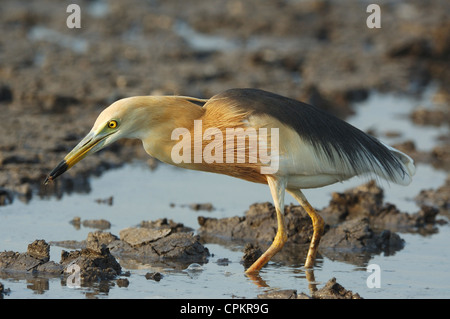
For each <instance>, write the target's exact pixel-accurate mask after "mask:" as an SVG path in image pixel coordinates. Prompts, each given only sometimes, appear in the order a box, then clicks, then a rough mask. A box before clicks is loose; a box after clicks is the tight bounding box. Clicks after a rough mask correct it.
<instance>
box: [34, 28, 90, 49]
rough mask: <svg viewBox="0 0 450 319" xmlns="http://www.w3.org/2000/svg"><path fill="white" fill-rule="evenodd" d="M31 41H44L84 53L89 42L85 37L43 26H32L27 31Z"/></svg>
mask: <svg viewBox="0 0 450 319" xmlns="http://www.w3.org/2000/svg"><path fill="white" fill-rule="evenodd" d="M28 38H29V39H30V40H31V41H45V42H49V43H53V44H56V45H59V46H61V47H63V48H66V49H70V50H72V51H73V52H75V53H80V54H81V53H86V52H87V51H88V49H89V42H88V41H87V40H85V39H82V38H79V37H74V36H70V35H67V34H63V33H61V32H59V31H56V30H53V29H50V28H47V27H44V26H34V27H32V28H31V30H30V32H29V33H28Z"/></svg>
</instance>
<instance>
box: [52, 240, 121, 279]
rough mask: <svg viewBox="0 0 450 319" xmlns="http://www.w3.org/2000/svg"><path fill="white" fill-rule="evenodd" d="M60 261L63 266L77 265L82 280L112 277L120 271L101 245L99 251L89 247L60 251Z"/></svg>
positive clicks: (111, 256)
mask: <svg viewBox="0 0 450 319" xmlns="http://www.w3.org/2000/svg"><path fill="white" fill-rule="evenodd" d="M60 263H61V265H63V266H64V267H65V268H67V267H68V266H69V265H71V264H76V265H78V267H80V276H81V280H82V282H93V281H98V280H107V279H114V278H115V277H116V276H118V275H120V273H121V271H122V268H121V266H120V265H119V263H118V262H117V261H116V259H115V258H114V256H113V255H111V253H110V252H109V249H108V248H106V247H102V249H101V250H100V251H98V250H92V249H89V248H85V249H81V250H75V251H71V252H67V251H62V253H61V262H60Z"/></svg>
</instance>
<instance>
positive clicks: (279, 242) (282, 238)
mask: <svg viewBox="0 0 450 319" xmlns="http://www.w3.org/2000/svg"><path fill="white" fill-rule="evenodd" d="M267 182H268V184H269V187H270V192H271V194H272V198H273V201H274V204H275V210H276V213H277V222H278V230H277V234H276V235H275V238H274V240H273V243H272V245H270V247H269V248H268V249H267V251H266V252H265V253H264V254H262V256H261V257H259V258H258V260H256V261H255V262H254V263H253V265H251V266H250V267H249V268H248V269H247V271H246V273H247V274H251V273H256V272H258V271H259V270H260V269H261V268H262V267H263V266H264V265H265V264H267V262H268V261H269V260H270V259H271V258H272V257H273V256H274V255H275V254H276V253H277V252H279V251H280V250H281V248H283V246H284V244H285V243H286V241H287V234H286V230H285V226H284V217H283V212H284V191H285V188H286V179H285V178H275V177H270V176H267Z"/></svg>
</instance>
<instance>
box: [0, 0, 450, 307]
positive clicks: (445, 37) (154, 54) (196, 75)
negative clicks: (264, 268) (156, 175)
mask: <svg viewBox="0 0 450 319" xmlns="http://www.w3.org/2000/svg"><path fill="white" fill-rule="evenodd" d="M93 3H94V4H95V3H97V4H98V3H100V4H102V3H103V1H100V0H96V1H87V0H86V1H79V5H80V7H81V8H82V9H83V12H84V14H83V19H82V24H83V25H82V28H81V29H80V30H71V29H68V28H67V27H66V24H65V22H66V18H67V14H66V4H64V3H61V4H56V3H55V2H54V1H50V0H38V1H33V2H32V3H30V2H28V1H9V0H8V1H2V10H0V26H1V29H2V37H0V111H1V114H2V118H4V119H7V120H6V121H2V125H0V136H2V138H1V139H0V206H3V205H13V204H14V202H15V201H16V200H22V201H25V202H27V201H29V200H30V199H31V198H32V197H33V196H36V197H49V196H56V197H61V196H64V195H65V194H70V193H73V192H80V193H88V192H90V183H89V178H90V177H91V176H97V175H100V174H102V173H103V172H105V171H106V170H109V169H112V168H116V167H119V166H121V165H123V164H124V163H126V162H129V161H130V160H131V159H137V160H141V161H145V162H147V163H148V165H149V167H150V168H151V169H154V168H156V167H157V166H158V161H157V160H155V159H152V158H150V159H149V157H148V155H147V154H146V153H145V151H144V150H143V148H142V145H141V143H140V142H138V141H134V140H128V141H121V142H119V143H117V144H116V145H114V146H112V147H110V148H108V149H105V150H104V151H102V152H100V153H99V154H98V155H97V156H93V157H90V158H87V159H86V160H84V161H83V162H80V163H79V164H78V165H77V166H76V167H74V168H73V169H72V170H70V171H69V172H67V173H66V174H65V175H63V176H61V178H60V179H58V180H56V181H55V182H54V183H52V184H49V185H47V186H45V187H44V186H43V185H42V182H43V180H44V179H45V176H46V175H47V174H48V173H49V171H51V169H52V168H53V167H54V166H55V165H56V164H57V163H58V162H59V161H60V160H61V159H62V158H63V157H64V156H65V155H66V153H67V152H68V151H69V150H70V149H71V148H72V147H73V146H74V145H76V144H77V143H78V141H79V140H80V139H81V138H82V137H83V136H84V135H85V134H86V133H87V132H88V131H89V129H90V128H91V126H92V124H93V122H94V120H95V118H96V117H97V115H98V113H99V112H100V111H101V110H102V109H103V108H105V107H106V106H107V105H109V104H110V103H112V102H114V101H115V100H117V99H119V98H122V97H127V96H133V95H146V94H158V95H166V94H167V95H172V94H179V95H189V96H196V97H200V98H207V97H210V96H212V95H214V94H216V93H219V92H220V91H223V90H226V89H229V88H232V87H257V88H261V89H266V90H270V91H273V92H277V93H279V94H282V95H286V96H289V97H292V98H295V99H299V100H302V101H306V102H309V103H311V104H314V105H316V106H318V107H320V108H323V109H325V110H327V111H329V112H331V113H333V114H335V115H337V116H339V117H341V118H346V117H347V116H349V115H351V114H353V113H355V112H358V110H357V109H354V108H353V106H352V105H353V103H354V102H358V101H362V100H364V99H367V98H368V97H369V96H370V94H371V93H372V92H374V91H376V92H394V93H401V94H406V95H411V96H420V95H421V94H422V93H423V91H424V90H425V89H426V88H427V87H428V86H429V85H430V84H433V85H435V86H436V88H437V89H436V92H435V93H434V95H433V98H432V104H431V105H427V106H424V107H419V106H418V107H419V108H417V109H416V110H414V111H413V112H411V114H410V115H409V119H410V121H412V122H413V123H415V124H416V125H420V126H427V127H443V126H444V127H445V126H447V127H448V126H449V124H450V111H449V107H448V106H449V103H450V91H449V88H450V73H449V72H448V69H449V64H450V59H449V55H450V24H449V21H448V17H447V13H448V12H449V10H450V7H449V3H448V1H439V0H435V1H428V2H426V3H425V2H423V1H420V0H414V1H408V3H397V2H392V3H386V4H385V5H383V6H382V12H383V22H382V23H383V26H382V30H391V31H392V30H395V32H391V31H384V32H376V30H372V29H368V28H366V27H365V22H366V21H365V19H366V18H367V14H366V13H365V7H364V6H362V5H359V4H356V3H355V2H353V1H348V2H347V1H342V2H336V1H301V2H295V1H292V2H283V1H266V2H264V3H263V4H262V3H261V2H260V1H258V0H251V1H220V0H213V1H207V2H203V1H198V0H189V1H183V2H179V1H164V2H161V3H158V4H156V3H155V2H148V1H140V0H133V1H127V2H126V3H125V2H114V3H108V4H107V5H106V7H105V8H104V10H100V11H95V10H94V9H93V5H92V4H93ZM100 7H101V6H100ZM361 12H363V13H364V14H361ZM274 17H275V18H274ZM382 134H395V132H394V133H392V132H391V133H389V132H382ZM413 138H414V137H411V136H405V137H404V140H403V141H402V142H401V143H399V144H397V145H394V147H396V148H398V149H399V150H401V151H405V152H406V153H408V154H409V155H410V156H411V157H412V158H413V159H414V160H415V161H416V162H417V163H425V164H431V165H432V166H433V167H434V168H435V169H438V170H441V171H444V172H446V173H447V174H449V171H450V166H449V165H450V152H449V150H450V145H449V144H450V139H449V138H448V136H441V137H440V138H439V139H438V140H437V141H436V145H435V146H433V147H432V149H431V150H422V149H417V147H416V145H415V142H414V140H413ZM449 176H450V175H449ZM449 183H450V177H448V178H447V180H446V182H445V184H444V185H436V187H435V188H433V189H424V190H422V191H421V192H420V194H417V195H416V197H415V200H416V202H417V204H418V207H420V208H419V209H418V210H417V211H414V212H402V211H400V210H399V209H397V208H396V207H395V205H392V204H390V203H387V202H385V201H384V200H383V198H384V197H383V190H382V189H381V188H379V187H378V186H377V185H376V184H375V183H374V182H370V183H367V184H364V185H361V186H359V187H356V188H353V189H350V190H348V191H345V192H343V193H334V194H332V196H331V199H330V202H329V205H328V206H327V207H325V208H324V209H321V210H320V214H321V215H322V216H323V217H324V219H325V222H326V228H325V233H324V236H323V238H322V241H321V244H320V247H319V254H321V255H323V256H327V257H328V258H330V259H333V260H342V261H345V262H349V263H352V264H355V265H364V264H365V263H367V261H368V260H369V259H370V258H371V256H373V255H374V254H386V255H390V254H395V252H397V251H399V250H401V249H403V247H404V244H405V242H404V240H403V239H402V234H404V233H419V234H431V233H434V232H436V227H437V225H440V224H443V223H445V220H443V219H442V218H441V217H440V216H449V210H450V200H449V194H450V190H449V188H450V185H449ZM98 203H99V204H103V205H113V198H112V197H110V198H101V199H98ZM249 204H250V203H249ZM188 205H189V207H190V208H191V209H192V210H194V211H200V213H202V212H203V211H208V212H213V211H214V199H211V203H200V204H188ZM0 209H1V208H0ZM0 213H1V211H0ZM208 214H209V213H208ZM284 214H285V218H286V225H287V231H288V237H289V239H288V243H287V244H286V247H285V248H284V249H283V250H282V251H281V252H280V253H279V254H278V255H277V256H275V260H276V261H278V262H285V263H289V262H294V263H298V261H299V260H300V261H301V260H304V258H305V257H306V251H307V247H308V244H309V241H310V239H311V236H312V226H311V221H310V218H309V216H308V215H307V214H306V213H305V212H304V211H303V209H302V208H301V207H299V206H295V205H288V206H286V207H285V212H284ZM212 216H213V215H208V216H202V217H199V218H198V223H199V229H198V230H197V231H198V232H197V233H198V235H193V230H192V229H189V228H187V227H185V226H184V225H182V224H180V223H176V222H174V221H171V220H169V221H168V220H164V219H162V220H156V221H146V222H143V223H142V224H141V225H139V226H132V225H130V227H129V228H126V229H123V230H122V231H121V232H120V233H118V234H112V233H109V232H106V230H108V229H110V227H111V224H110V222H109V221H107V220H83V221H81V219H80V218H77V217H74V219H73V221H72V224H73V225H74V227H81V226H83V227H91V228H94V229H101V230H103V231H93V232H91V233H89V235H88V237H87V239H86V240H84V241H73V240H71V239H70V238H68V239H63V238H62V239H61V241H58V242H50V243H47V242H46V241H45V240H43V239H40V240H36V241H34V242H33V243H30V244H29V246H28V248H27V250H26V252H22V253H21V252H14V251H8V250H7V247H2V248H6V250H5V251H3V252H0V272H1V273H2V274H7V275H5V276H6V277H8V278H9V276H16V275H20V276H22V275H23V276H32V275H35V274H37V273H38V274H42V275H45V276H47V275H48V276H57V277H58V276H59V277H61V278H63V279H62V280H65V278H67V276H68V274H67V273H66V271H65V270H66V268H67V267H68V265H70V264H73V263H76V264H77V265H79V266H80V267H81V269H82V271H81V274H82V279H83V282H86V283H87V282H92V281H99V280H100V281H105V280H106V281H111V280H117V285H119V286H121V287H126V286H128V284H129V283H128V282H127V279H126V278H123V276H124V274H123V273H122V267H121V266H120V263H122V261H124V260H127V259H132V260H136V261H138V262H142V263H152V264H155V265H163V266H168V267H172V268H175V269H184V268H186V267H187V266H188V265H189V264H192V263H198V264H203V263H206V262H208V257H209V256H210V255H209V251H208V249H207V248H206V247H205V245H206V244H207V243H220V244H224V245H229V244H230V242H231V243H234V242H235V243H239V244H242V246H240V247H245V248H243V249H242V256H243V260H242V262H243V264H244V265H246V266H248V265H249V263H250V264H251V262H252V261H253V260H255V259H256V258H257V256H259V255H260V254H261V253H262V251H264V249H265V248H267V246H268V245H269V244H270V242H271V241H272V240H273V237H274V236H275V232H276V228H275V225H276V222H275V209H274V207H273V205H272V204H271V203H254V204H252V205H251V206H250V207H249V209H248V211H247V212H245V214H244V213H243V214H242V215H239V216H236V217H231V218H223V219H218V218H214V217H212ZM49 244H50V245H58V246H61V247H66V248H68V249H73V250H71V251H64V252H63V255H62V257H61V261H60V262H54V261H50V258H49ZM246 244H248V245H247V246H246ZM223 263H224V264H226V262H225V261H223ZM2 276H3V275H2ZM146 277H147V276H146ZM27 278H28V277H27ZM158 278H159V279H158ZM147 279H149V280H155V281H157V280H161V277H160V276H158V275H157V273H153V274H149V276H148V278H147ZM119 282H120V284H119ZM39 284H40V283H36V285H39ZM105 287H106V288H105ZM105 287H100V288H99V289H100V290H101V289H106V290H107V289H108V288H107V286H105ZM38 290H39V289H38ZM7 293H8V288H7V287H4V286H3V285H2V284H1V283H0V297H2V296H3V295H5V294H7ZM263 297H264V298H299V297H301V298H341V297H345V298H357V297H359V296H358V294H353V293H352V292H349V291H346V290H345V289H344V288H343V287H342V286H340V285H339V284H337V283H336V281H335V280H333V279H331V280H330V281H329V282H328V283H327V284H326V285H325V287H323V289H321V290H319V291H317V292H316V293H314V294H308V295H306V294H304V293H299V294H297V292H296V291H295V290H289V291H285V292H281V291H277V292H275V293H274V295H265V296H263Z"/></svg>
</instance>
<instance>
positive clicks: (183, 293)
mask: <svg viewBox="0 0 450 319" xmlns="http://www.w3.org/2000/svg"><path fill="white" fill-rule="evenodd" d="M424 98H425V99H427V98H429V96H425V97H424ZM417 105H419V104H418V101H417V100H415V99H407V98H405V97H398V96H394V95H379V94H372V95H371V97H370V98H369V99H368V100H367V101H365V102H363V103H360V104H359V105H357V106H356V107H357V110H358V115H357V116H354V117H353V118H350V119H349V122H351V123H352V124H354V125H357V126H358V127H360V128H361V129H363V130H365V129H368V128H370V127H371V126H376V130H377V131H378V132H383V131H384V130H388V129H393V128H395V131H399V132H400V133H401V134H402V135H401V137H402V139H413V140H414V141H415V142H416V143H417V145H418V148H419V149H428V147H430V145H432V143H434V135H435V134H436V132H437V131H438V130H437V129H436V128H433V129H429V128H426V127H417V126H412V125H411V124H410V122H409V120H408V119H407V118H406V115H407V114H408V113H409V112H410V111H411V108H412V107H415V106H417ZM439 130H442V129H439ZM439 133H440V132H439ZM383 140H384V141H385V142H387V143H392V142H393V141H391V140H389V139H384V138H383ZM86 160H89V158H87V159H86ZM445 177H446V174H445V173H443V172H441V171H437V170H435V169H433V168H432V167H431V166H429V165H424V164H419V165H418V166H417V173H416V176H415V178H414V181H413V183H412V184H411V185H410V186H408V187H402V186H398V185H387V184H384V185H383V186H384V188H385V201H388V202H391V203H393V204H395V205H397V207H398V208H399V209H400V210H402V211H406V212H409V213H415V212H417V211H418V210H419V207H418V206H417V205H416V204H415V202H414V201H413V198H414V197H415V196H416V195H417V194H418V193H419V192H420V190H422V189H428V188H437V187H439V186H440V185H442V184H443V183H444V181H445ZM366 181H367V179H362V178H355V179H352V180H350V181H347V182H344V183H341V184H335V185H330V186H327V187H324V188H321V189H315V190H306V191H305V195H306V196H307V197H308V199H309V200H310V202H311V204H312V205H313V206H315V207H317V208H322V207H324V206H326V205H328V202H329V200H330V194H331V193H332V192H333V191H339V192H342V191H344V190H345V189H348V188H351V187H354V186H357V185H360V184H362V183H364V182H366ZM110 196H113V201H114V202H113V205H112V206H109V205H106V204H99V203H97V201H96V200H97V199H105V198H108V197H110ZM264 201H271V196H270V192H269V189H268V187H267V186H265V185H259V184H253V183H248V182H245V181H241V180H238V179H233V178H230V177H227V176H221V175H216V174H209V173H202V172H194V171H188V170H182V169H178V168H175V167H171V166H167V165H159V166H158V167H157V169H155V170H154V171H152V170H150V169H149V168H148V166H147V165H144V164H141V163H134V164H129V165H125V166H124V167H122V168H120V169H115V170H111V171H108V172H106V173H104V174H103V175H102V176H101V177H98V178H94V177H93V178H92V179H91V192H90V193H88V194H71V195H65V196H63V197H62V199H57V198H49V199H39V198H38V197H37V196H35V197H34V198H33V199H32V200H31V201H30V202H29V203H28V204H25V203H22V202H20V201H17V200H16V201H15V202H14V203H13V204H12V205H9V206H4V207H0V250H1V251H3V250H14V251H19V252H24V251H26V248H27V245H28V244H29V243H31V242H32V241H34V240H35V239H45V240H46V241H47V242H49V241H59V240H68V239H71V240H83V239H85V238H86V237H87V234H88V233H89V232H91V231H94V229H92V228H86V227H81V228H80V229H78V230H77V229H75V228H74V227H73V226H72V225H71V224H70V223H69V221H70V220H72V218H73V217H75V216H79V217H81V219H82V220H85V219H106V220H108V221H110V222H111V224H112V226H111V229H109V230H107V231H110V232H111V233H113V234H116V235H118V233H119V231H120V230H121V229H123V228H126V227H129V226H133V225H136V224H139V223H140V222H141V221H142V220H155V219H158V218H163V217H166V218H168V219H173V220H174V221H176V222H182V223H184V224H185V225H186V226H189V227H192V228H194V229H197V228H198V227H199V226H198V224H197V217H198V216H200V215H201V216H207V217H216V218H222V217H231V216H236V215H239V216H242V215H243V214H244V212H245V211H246V210H247V209H248V207H249V206H250V205H251V204H253V203H255V202H264ZM206 202H210V203H212V204H213V205H214V207H215V210H213V211H212V212H207V211H193V210H191V209H189V207H187V206H188V204H191V203H206ZM290 202H292V203H295V201H294V200H293V198H292V197H290V196H289V195H287V196H286V200H285V203H286V204H289V203H290ZM171 204H174V205H171ZM439 218H443V219H446V217H443V216H439ZM438 229H439V231H438V233H436V234H432V235H428V236H422V235H418V234H400V236H401V237H402V238H403V239H404V240H405V241H406V245H405V248H404V249H402V250H401V251H399V252H397V253H396V254H394V255H392V256H383V255H377V256H374V257H373V258H372V259H371V260H370V261H369V264H377V265H379V266H380V269H381V287H380V288H368V286H367V283H366V281H367V278H368V276H369V275H370V273H368V272H367V271H366V268H365V267H358V266H355V265H352V264H348V263H345V262H340V261H333V260H331V259H329V258H326V257H321V258H320V259H319V260H318V263H317V264H318V267H317V268H316V269H315V270H314V275H315V280H316V282H317V284H318V288H321V287H322V286H323V285H324V284H325V283H326V282H327V281H328V280H329V279H331V278H332V277H336V279H337V282H338V283H340V284H341V285H342V286H344V287H345V288H346V289H348V290H352V291H353V292H357V293H359V294H360V295H361V296H362V297H364V298H448V297H450V274H449V272H448V269H449V266H450V248H449V246H448V243H449V242H450V226H449V224H446V225H442V226H438ZM206 246H207V247H208V249H209V251H210V253H211V254H213V256H212V257H210V258H209V262H208V263H207V264H205V265H203V266H202V268H201V270H200V271H194V272H193V271H188V270H185V271H173V270H171V269H162V268H156V267H152V266H151V265H144V264H136V263H134V264H131V263H125V262H122V261H121V260H119V263H121V265H122V268H123V271H127V270H129V271H130V273H131V275H130V277H127V278H128V280H129V282H130V284H129V286H128V287H127V288H120V287H118V286H117V285H114V286H112V285H94V286H93V287H83V288H70V287H67V286H65V285H64V284H63V283H61V279H60V278H49V279H46V278H33V277H32V276H30V277H27V278H24V277H18V278H10V277H9V276H6V275H4V274H0V281H1V282H2V283H3V284H4V286H5V287H6V288H9V289H10V290H11V293H10V294H9V295H7V296H5V298H86V297H93V296H96V297H100V298H231V297H236V298H255V297H256V296H257V295H258V294H261V293H263V292H266V291H270V290H273V289H297V291H298V292H299V293H300V292H304V293H307V294H310V291H309V286H308V280H307V279H306V275H305V272H304V271H303V269H302V268H301V267H299V265H302V264H303V262H304V260H299V261H298V262H297V264H296V265H289V264H282V263H278V262H270V263H269V265H268V266H267V267H265V268H264V269H263V270H262V271H261V277H262V279H263V280H264V281H265V282H266V284H267V285H268V287H258V286H257V285H255V283H254V282H253V281H252V280H251V279H250V278H248V277H246V276H245V275H244V268H243V266H242V265H241V264H240V263H239V261H240V259H241V257H242V255H243V253H242V247H240V246H236V245H234V246H229V247H225V246H221V245H218V244H206ZM62 249H63V248H60V247H56V246H52V247H51V252H50V254H51V259H52V260H55V261H56V262H59V260H60V253H61V250H62ZM66 250H67V249H66ZM219 258H228V259H229V261H230V262H229V264H228V265H226V266H222V265H219V264H217V262H216V261H217V260H218V259H219ZM150 271H159V272H161V273H162V274H163V275H164V277H163V278H162V280H161V281H160V282H155V281H152V280H146V279H145V277H144V275H145V274H146V273H147V272H150Z"/></svg>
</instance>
